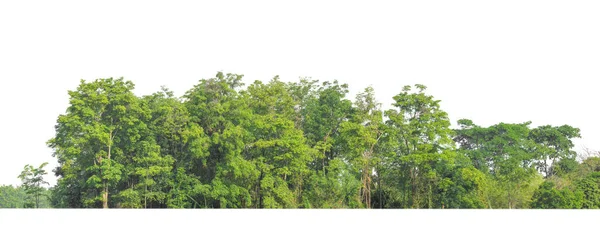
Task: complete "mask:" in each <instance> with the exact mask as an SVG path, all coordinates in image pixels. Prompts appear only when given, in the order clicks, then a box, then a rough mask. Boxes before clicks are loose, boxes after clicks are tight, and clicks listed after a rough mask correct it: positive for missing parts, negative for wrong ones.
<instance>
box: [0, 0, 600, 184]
mask: <svg viewBox="0 0 600 237" xmlns="http://www.w3.org/2000/svg"><path fill="white" fill-rule="evenodd" d="M212 2H218V3H208V2H200V1H189V2H188V1H162V2H158V1H139V2H135V1H97V2H93V3H90V2H89V1H85V3H84V1H26V0H20V1H1V2H0V80H1V81H0V82H1V84H0V111H1V112H0V113H1V114H0V184H14V185H16V184H19V183H20V181H19V180H18V179H17V175H18V174H19V173H20V171H21V170H22V168H23V166H24V165H25V164H32V165H36V166H37V165H39V164H40V163H42V162H46V161H47V162H50V165H49V167H48V169H47V170H48V172H49V175H48V177H47V179H49V181H50V182H51V184H54V183H55V178H54V177H53V175H52V172H51V169H52V168H54V167H55V166H56V161H55V158H53V157H52V156H51V153H52V151H51V150H50V149H49V148H47V147H46V145H45V142H46V141H47V140H48V139H50V138H51V137H52V136H53V135H54V125H55V122H56V119H57V117H58V115H59V114H61V113H64V112H65V109H66V108H67V106H68V95H67V91H68V90H74V89H76V87H77V86H78V84H79V80H80V79H86V80H93V79H97V78H106V77H115V78H116V77H124V78H125V79H127V80H131V81H133V82H134V83H135V84H136V90H135V93H136V94H138V95H144V94H150V93H152V92H155V91H158V90H159V89H160V86H161V85H166V86H167V87H169V88H171V89H172V90H174V91H175V92H176V94H177V95H179V96H180V95H183V93H185V91H186V90H188V89H190V88H191V87H192V86H193V85H194V84H196V83H197V82H198V80H199V79H201V78H209V77H213V76H214V75H215V74H216V72H217V71H223V72H226V73H228V72H231V73H240V74H244V75H245V81H246V83H247V84H250V83H251V82H252V81H254V80H269V79H271V78H272V77H273V76H275V75H280V76H281V78H282V80H284V81H292V80H297V79H298V78H299V77H301V76H309V77H312V78H313V79H319V80H333V79H338V80H339V81H341V82H344V83H348V84H349V85H350V89H351V92H352V96H351V99H353V97H354V96H353V95H354V94H356V93H357V92H359V91H361V90H362V89H364V88H365V87H366V86H368V85H372V86H373V87H374V88H375V90H376V94H377V97H378V99H379V100H380V101H381V102H382V103H383V104H384V105H385V106H386V107H387V108H389V104H390V103H391V101H392V97H393V96H394V95H396V94H397V93H399V92H400V91H401V88H402V86H404V85H412V84H415V83H420V84H424V85H426V86H428V93H429V94H432V95H433V96H434V97H435V98H436V99H439V100H441V101H442V102H441V105H442V108H443V109H444V110H445V111H447V112H448V113H449V115H450V118H451V119H452V122H453V124H455V123H456V120H458V119H460V118H469V119H472V120H473V121H474V122H475V123H476V124H479V125H482V126H489V125H492V124H496V123H499V122H525V121H532V122H533V126H539V125H545V124H551V125H555V126H558V125H563V124H569V125H572V126H574V127H578V128H580V129H581V130H582V135H583V139H581V140H579V139H578V140H577V149H580V148H582V147H583V146H586V147H589V148H591V149H594V150H600V143H599V142H600V127H599V126H597V121H598V118H597V117H596V110H597V105H596V103H597V95H596V93H595V92H596V91H597V87H595V81H596V80H597V79H598V78H599V76H600V72H599V70H600V69H599V67H598V65H600V64H599V63H600V43H599V42H600V30H599V29H600V27H599V24H600V14H598V12H600V8H599V5H598V3H597V1H575V0H570V1H551V0H545V1H527V0H518V1H513V0H503V1H480V0H479V1H460V0H455V1H426V0H420V1H387V2H386V1H307V0H304V1H294V2H291V1H212Z"/></svg>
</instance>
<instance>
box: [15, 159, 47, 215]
mask: <svg viewBox="0 0 600 237" xmlns="http://www.w3.org/2000/svg"><path fill="white" fill-rule="evenodd" d="M46 165H48V162H44V163H42V164H41V165H40V166H39V167H38V168H35V167H33V166H32V165H29V164H28V165H25V167H24V168H23V171H22V172H21V174H20V175H19V176H18V178H20V179H21V182H22V183H23V188H24V190H25V193H26V194H27V199H26V202H25V206H26V207H34V208H39V207H40V197H41V196H42V194H43V193H44V191H45V190H46V189H45V188H44V187H43V186H42V185H45V184H46V185H47V184H48V182H46V181H44V175H46V174H47V172H46V170H44V167H45V166H46ZM32 199H33V200H32Z"/></svg>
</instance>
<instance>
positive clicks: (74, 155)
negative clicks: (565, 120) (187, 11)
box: [0, 72, 600, 208]
mask: <svg viewBox="0 0 600 237" xmlns="http://www.w3.org/2000/svg"><path fill="white" fill-rule="evenodd" d="M242 79H243V75H239V74H225V73H222V72H218V73H217V74H216V75H215V77H213V78H208V79H202V80H200V81H199V82H198V83H197V84H196V85H194V86H193V88H191V89H190V90H188V91H187V92H186V93H185V95H184V96H183V97H181V98H178V97H175V96H174V93H173V92H172V91H170V90H169V89H167V88H166V87H163V88H161V90H160V91H158V92H156V93H153V94H150V95H144V96H141V97H138V96H136V95H134V94H133V89H134V85H133V83H132V82H130V81H125V80H124V79H123V78H119V79H113V78H107V79H97V80H94V81H90V82H86V81H83V80H82V81H81V83H80V85H79V86H78V87H77V88H76V90H73V91H69V92H68V94H69V96H70V99H69V103H70V104H69V107H68V108H67V110H66V113H65V114H63V115H60V116H59V117H58V119H57V124H56V126H55V130H56V135H55V136H54V137H53V138H52V139H50V140H49V141H48V146H50V147H51V148H52V149H53V150H54V156H55V157H56V158H57V160H58V167H56V168H55V169H54V170H53V172H54V174H55V175H56V176H57V177H58V181H57V185H56V186H55V187H52V188H51V189H50V190H45V189H44V190H42V189H36V188H35V187H39V186H36V182H37V184H41V183H40V182H41V181H40V180H37V181H28V182H29V183H27V185H25V183H24V185H23V186H22V187H18V188H12V187H10V188H9V187H2V189H0V190H1V191H2V192H1V193H0V195H1V196H0V205H3V206H2V207H4V206H7V207H25V206H30V205H31V204H30V203H27V202H20V200H25V201H27V200H30V199H27V198H25V197H26V195H29V194H31V195H34V193H36V192H37V194H35V195H38V196H39V193H50V194H51V198H50V200H49V202H51V204H52V206H53V207H57V208H82V207H90V208H100V207H103V208H108V207H115V208H529V207H533V208H598V206H599V205H600V204H599V202H600V200H599V197H600V191H599V190H598V189H599V187H598V184H599V180H598V177H600V176H598V174H597V173H596V172H598V171H600V158H593V157H592V158H588V159H586V160H584V161H583V162H581V163H579V162H578V161H577V160H575V156H576V154H575V153H574V152H573V151H572V148H573V142H572V139H573V138H578V137H579V136H580V134H579V133H580V131H579V129H577V128H573V127H570V126H568V125H563V126H558V127H557V126H550V125H546V126H540V127H537V128H530V127H529V126H530V124H531V123H530V122H526V123H518V124H509V123H498V124H495V125H492V126H489V127H481V126H478V125H476V124H475V123H474V122H473V121H471V120H468V119H461V120H459V121H458V125H459V128H458V129H451V128H450V125H451V123H450V120H449V118H448V114H447V113H446V112H445V111H444V110H443V109H442V106H441V102H440V100H436V99H434V97H433V96H431V95H428V94H426V92H425V91H426V89H427V88H426V86H424V85H420V84H416V85H414V86H405V87H403V88H401V91H400V93H398V94H397V95H396V96H394V97H393V100H394V103H393V104H392V106H393V107H392V108H391V109H388V110H386V111H383V110H382V108H381V107H382V105H381V104H380V103H378V102H377V99H376V95H375V91H374V90H373V88H372V87H367V88H365V90H364V91H362V92H360V93H358V94H357V96H356V98H355V99H354V101H351V100H349V99H347V98H346V96H347V94H348V93H349V89H348V88H349V87H348V85H347V84H341V83H339V82H338V81H324V82H319V81H318V80H312V79H310V78H301V79H300V80H299V81H297V82H283V81H281V80H280V79H279V77H277V76H276V77H274V78H273V79H271V80H270V81H268V82H266V81H254V82H253V83H251V84H250V85H249V86H247V87H245V86H244V83H243V82H242ZM36 169H37V171H36ZM39 170H43V166H42V167H40V168H33V167H26V171H24V173H23V177H29V178H28V180H29V179H31V180H35V179H32V178H31V177H34V176H35V175H33V176H32V174H34V173H35V172H38V171H39ZM26 190H27V191H26ZM32 190H33V191H32ZM35 190H38V191H35ZM19 195H21V196H19ZM35 195H34V196H35ZM18 197H23V198H20V199H19V198H18ZM43 205H44V204H42V202H38V204H37V206H38V207H42V206H43Z"/></svg>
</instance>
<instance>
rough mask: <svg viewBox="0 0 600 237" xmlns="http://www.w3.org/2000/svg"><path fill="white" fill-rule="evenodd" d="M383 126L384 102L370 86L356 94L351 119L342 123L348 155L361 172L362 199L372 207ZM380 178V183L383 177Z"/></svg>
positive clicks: (356, 168)
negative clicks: (382, 109)
mask: <svg viewBox="0 0 600 237" xmlns="http://www.w3.org/2000/svg"><path fill="white" fill-rule="evenodd" d="M384 130H385V127H384V124H383V112H382V111H381V104H380V103H378V102H377V100H376V98H375V91H374V90H373V88H372V87H367V88H366V89H365V90H364V92H362V93H359V94H358V95H357V96H356V101H355V103H354V113H353V116H352V118H351V120H349V121H347V122H344V123H342V124H341V133H342V134H343V138H344V140H345V142H346V150H347V152H348V156H349V157H348V159H349V161H350V162H351V163H352V164H353V165H354V166H355V170H356V171H357V172H358V173H359V174H360V180H361V183H362V187H361V191H360V200H361V201H362V203H363V205H364V206H365V207H366V208H371V193H372V191H371V188H372V186H373V178H374V176H375V175H376V174H377V169H376V168H378V166H379V163H380V160H381V159H380V158H379V157H378V156H379V154H378V153H377V151H378V148H379V147H378V145H379V140H380V139H381V138H382V137H383V136H384V135H385V132H384ZM378 182H379V185H381V179H378ZM379 185H378V186H379Z"/></svg>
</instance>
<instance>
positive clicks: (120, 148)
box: [49, 78, 147, 208]
mask: <svg viewBox="0 0 600 237" xmlns="http://www.w3.org/2000/svg"><path fill="white" fill-rule="evenodd" d="M133 88H134V85H133V83H132V82H130V81H124V80H123V78H119V79H113V78H108V79H97V80H94V81H92V82H89V83H88V82H85V81H84V80H81V84H80V85H79V87H78V88H77V90H75V91H69V95H70V100H69V101H70V106H69V108H68V109H67V113H66V114H64V115H60V116H59V118H58V121H57V125H56V136H55V137H54V138H53V139H51V140H50V141H49V146H50V147H51V148H53V149H54V151H55V153H54V154H55V156H56V157H57V158H58V162H59V167H58V168H57V169H56V170H55V174H56V175H57V176H59V177H60V178H62V179H60V181H59V183H58V184H59V185H60V186H63V188H59V190H58V192H57V193H58V194H60V193H64V192H72V193H71V195H70V196H77V195H79V194H76V193H81V194H82V196H81V197H77V198H74V200H69V201H68V206H70V207H80V206H90V207H91V206H98V204H99V205H100V206H101V207H103V208H108V207H109V193H110V192H111V189H112V190H113V191H115V192H116V191H117V190H115V189H116V188H117V186H118V183H119V181H121V178H122V177H123V176H124V174H123V171H124V168H125V167H124V165H123V163H126V162H131V159H132V157H130V156H128V155H129V152H130V151H131V150H132V148H131V146H133V145H132V144H135V143H137V142H138V139H139V138H140V137H141V136H140V134H139V131H140V130H142V129H143V128H144V127H145V126H146V125H145V124H143V122H142V118H140V116H147V112H145V111H141V110H142V108H140V104H139V98H137V97H136V96H135V95H134V94H133V92H132V90H133Z"/></svg>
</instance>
